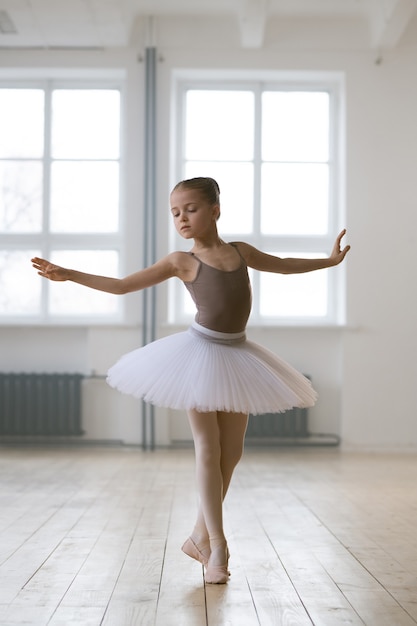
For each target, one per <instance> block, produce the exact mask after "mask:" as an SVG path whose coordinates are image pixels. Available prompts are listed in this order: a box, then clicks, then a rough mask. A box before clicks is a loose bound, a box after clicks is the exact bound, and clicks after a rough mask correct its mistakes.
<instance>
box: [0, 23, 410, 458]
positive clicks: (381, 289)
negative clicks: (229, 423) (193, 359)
mask: <svg viewBox="0 0 417 626" xmlns="http://www.w3.org/2000/svg"><path fill="white" fill-rule="evenodd" d="M356 26H357V25H356V24H354V23H350V22H345V23H344V24H342V23H338V22H326V23H320V22H313V21H305V22H302V23H295V22H294V23H293V22H286V23H284V22H278V21H276V22H272V23H270V24H269V25H268V29H267V33H266V39H265V45H264V47H263V48H262V49H260V50H243V49H242V48H241V47H240V41H239V32H238V29H237V25H236V24H235V23H234V22H233V21H232V20H230V22H228V21H217V20H214V19H210V20H197V19H193V20H184V19H182V20H179V19H171V20H160V21H159V22H158V23H157V29H156V38H157V46H158V51H159V52H160V54H161V56H162V57H163V60H161V61H160V62H159V64H158V103H159V104H158V124H159V131H158V167H159V180H158V193H159V198H158V211H159V212H160V216H159V218H160V220H159V221H160V224H164V223H167V222H165V220H166V219H168V216H167V196H168V192H169V188H170V185H171V182H172V181H171V179H170V172H171V169H170V161H169V139H170V130H171V128H170V98H171V73H172V70H174V69H177V68H214V69H215V68H222V69H224V68H230V69H233V68H240V69H247V68H252V69H283V70H292V69H294V70H328V71H341V72H344V73H345V76H346V116H347V119H346V121H347V126H346V129H347V133H346V155H347V161H346V183H347V184H346V226H347V227H348V232H349V242H350V243H351V244H352V251H351V253H350V255H349V258H348V260H347V264H346V268H345V271H346V279H347V320H348V324H347V328H345V329H335V328H332V329H320V330H315V329H308V328H303V329H294V328H293V329H266V328H262V329H256V328H250V330H249V336H250V337H251V338H253V339H255V340H257V341H260V342H261V343H264V344H266V345H268V347H271V348H272V349H274V350H276V351H277V353H279V354H280V355H282V356H283V357H284V358H285V359H287V360H289V361H290V362H291V363H293V364H294V365H295V366H296V367H297V368H299V369H300V370H302V371H304V372H307V373H309V374H311V376H312V378H313V380H314V384H315V387H316V388H317V390H318V392H319V395H320V399H319V402H318V403H317V406H316V407H314V409H313V410H312V412H311V430H313V431H315V432H330V433H334V432H336V433H340V434H341V436H342V440H343V445H344V446H345V447H346V448H363V449H369V448H370V449H384V448H392V447H395V448H399V449H404V450H407V449H412V448H416V447H417V420H416V419H415V418H416V402H415V391H414V389H415V386H416V382H415V381H416V380H417V365H416V358H415V355H416V347H417V345H416V344H417V339H416V332H415V326H416V319H417V295H416V276H415V274H416V269H415V268H416V264H415V260H414V250H415V245H416V230H417V211H416V196H417V182H416V181H417V176H416V174H417V124H416V111H417V80H416V78H417V77H416V74H417V50H416V46H413V45H411V44H408V45H407V43H404V44H403V45H402V46H399V47H398V48H397V49H396V50H395V51H389V52H387V53H385V54H384V55H383V60H382V63H381V64H376V63H375V58H376V54H375V53H374V52H372V51H370V50H369V49H368V47H367V33H366V32H362V31H361V30H359V31H358V29H357V28H356ZM354 27H355V28H354ZM142 30H143V29H142ZM137 32H141V29H140V28H139V29H138V31H137ZM405 42H407V37H406V38H405ZM140 52H143V41H142V40H141V36H140V35H139V40H138V41H137V42H134V43H133V44H132V47H131V49H129V50H124V51H115V52H106V53H90V54H88V53H61V54H59V53H56V52H55V53H54V54H53V56H51V55H50V54H48V53H47V52H43V53H41V52H39V53H34V52H31V53H30V55H29V54H26V53H13V52H2V56H1V57H0V67H1V66H3V67H13V66H15V67H18V66H20V67H25V66H37V65H39V66H51V65H63V66H75V67H76V66H82V67H85V66H99V67H106V66H113V67H124V68H126V69H127V72H128V74H127V76H128V89H127V96H128V97H127V120H128V137H127V157H128V158H127V161H126V163H127V183H128V186H127V192H128V193H127V205H128V211H129V214H128V222H127V224H126V238H127V239H126V241H127V249H128V250H129V251H130V252H129V255H128V267H127V271H132V270H133V269H136V268H137V267H140V263H141V257H140V249H139V245H140V232H139V230H140V215H141V209H142V193H141V176H142V173H143V164H142V152H141V150H142V142H143V128H142V120H143V108H142V92H141V89H142V87H143V67H142V65H143V64H141V63H140V62H138V61H137V54H138V53H140ZM158 245H159V255H162V254H164V253H165V252H166V250H167V246H168V231H167V228H161V229H160V237H159V240H158ZM332 271H339V268H337V269H335V270H332ZM34 279H35V280H36V277H34ZM63 288H65V286H63ZM158 294H159V302H160V310H159V321H160V327H159V333H160V334H161V335H164V334H167V333H168V332H170V329H169V328H167V327H166V324H165V303H166V287H164V286H161V287H159V288H158ZM129 306H130V309H131V311H132V324H131V325H130V326H129V327H126V328H98V329H97V328H58V329H57V328H27V329H20V328H7V329H0V345H1V351H0V370H3V371H4V370H8V369H10V370H12V369H13V370H29V369H30V370H37V371H42V370H47V371H53V370H60V371H71V370H77V371H82V372H85V373H89V372H91V371H95V372H96V373H98V374H104V373H105V371H106V369H107V368H108V367H109V365H111V363H112V362H113V361H114V360H115V359H116V358H117V357H118V356H119V355H120V354H121V353H123V352H124V351H126V350H129V349H131V348H134V347H136V346H137V345H138V344H139V343H140V328H139V326H138V325H137V324H136V323H134V320H135V319H137V321H138V322H139V320H140V296H132V297H131V300H130V301H129ZM136 311H137V315H136V313H135V312H136ZM84 403H85V416H84V423H85V428H86V431H87V432H86V437H87V438H91V439H100V438H107V439H117V440H123V441H126V442H140V438H141V432H140V431H141V428H140V419H139V416H140V405H139V403H137V402H136V401H134V400H132V399H130V398H126V397H124V396H121V395H119V394H117V393H116V392H114V391H113V390H110V389H106V387H105V383H104V382H103V381H100V380H98V381H97V380H95V381H89V382H88V383H87V388H86V392H85V394H84ZM170 419H171V420H172V419H173V420H177V419H180V414H178V413H176V412H169V411H160V410H158V411H157V434H158V440H159V442H160V443H167V442H168V441H169V439H170V428H169V421H170ZM181 419H183V418H181Z"/></svg>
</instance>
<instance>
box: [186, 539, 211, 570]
mask: <svg viewBox="0 0 417 626" xmlns="http://www.w3.org/2000/svg"><path fill="white" fill-rule="evenodd" d="M201 547H202V549H203V550H204V548H209V547H210V544H209V543H207V544H204V545H203V546H201ZM181 550H182V551H183V552H184V554H186V555H187V556H190V557H191V558H192V559H195V560H196V561H198V562H199V563H202V564H203V565H204V566H205V567H207V564H208V560H209V557H207V556H205V555H204V554H203V553H202V551H201V550H200V549H199V548H198V546H197V544H195V543H194V541H193V540H192V539H191V537H188V539H187V541H186V542H185V543H184V545H183V546H182V548H181Z"/></svg>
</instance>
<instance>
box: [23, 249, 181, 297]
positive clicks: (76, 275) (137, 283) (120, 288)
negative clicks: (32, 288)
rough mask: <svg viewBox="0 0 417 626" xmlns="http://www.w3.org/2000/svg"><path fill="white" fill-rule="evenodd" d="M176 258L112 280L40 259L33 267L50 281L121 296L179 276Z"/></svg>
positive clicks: (36, 258) (35, 260)
mask: <svg viewBox="0 0 417 626" xmlns="http://www.w3.org/2000/svg"><path fill="white" fill-rule="evenodd" d="M176 258H177V253H173V254H170V255H168V256H166V257H165V258H163V259H161V260H160V261H158V262H157V263H155V264H154V265H151V266H150V267H148V268H146V269H144V270H140V271H139V272H135V273H134V274H130V275H129V276H126V277H125V278H110V277H107V276H98V275H96V274H86V273H84V272H78V271H77V270H72V269H68V268H66V267H61V266H59V265H55V264H54V263H51V262H50V261H47V260H46V259H40V258H39V257H35V258H33V259H32V265H33V267H34V268H35V270H37V271H38V274H39V276H43V277H44V278H48V279H49V280H56V281H65V280H69V281H72V282H74V283H78V284H79V285H84V286H85V287H90V288H91V289H97V290H99V291H106V292H107V293H114V294H118V295H120V294H125V293H130V292H131V291H139V290H140V289H145V288H146V287H152V285H157V284H158V283H161V282H162V281H164V280H167V279H168V278H171V277H172V276H177V275H179V270H178V266H177V263H176Z"/></svg>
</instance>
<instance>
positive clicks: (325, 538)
mask: <svg viewBox="0 0 417 626" xmlns="http://www.w3.org/2000/svg"><path fill="white" fill-rule="evenodd" d="M0 482H1V490H0V624H1V626H11V625H14V624H31V625H46V624H51V625H54V626H57V625H61V626H71V625H74V626H75V625H77V626H84V625H91V626H96V625H99V624H104V625H106V626H127V625H143V626H155V625H157V626H204V625H210V626H215V625H216V626H220V625H222V626H226V625H227V626H258V625H262V626H266V625H268V626H269V625H271V626H278V625H281V624H283V625H291V626H304V625H306V626H308V625H311V624H314V625H316V626H322V625H326V626H338V625H339V624H341V625H342V624H343V625H345V624H355V625H357V624H367V625H369V626H385V625H386V626H409V625H412V624H417V456H414V455H402V456H400V455H397V456H396V455H365V454H357V455H355V454H349V453H341V452H340V451H338V450H337V449H323V448H322V449H320V448H316V449H308V448H303V449H298V450H297V449H296V450H294V449H293V450H291V449H286V448H277V449H274V450H272V449H264V450H254V449H248V450H247V451H246V454H245V458H244V460H243V461H242V463H241V465H240V466H239V468H238V470H237V473H236V475H235V479H234V483H233V485H232V487H231V490H230V493H229V495H228V498H227V502H226V505H225V525H226V530H227V534H228V539H229V548H230V553H231V560H230V569H231V573H232V576H231V579H230V582H229V584H228V585H221V586H215V585H208V586H206V587H205V586H204V579H203V573H202V568H201V566H200V565H199V564H198V563H196V562H195V561H192V560H191V559H189V558H188V557H186V556H185V555H184V554H183V553H182V552H181V550H180V546H181V545H182V542H183V541H184V540H185V538H186V537H187V536H188V534H189V531H190V530H191V527H192V524H193V521H194V515H195V512H196V495H195V480H194V458H193V452H192V450H169V451H167V450H160V451H156V452H154V453H151V452H142V451H141V450H139V449H133V448H131V449H128V448H85V447H79V448H75V447H74V448H61V449H52V448H42V449H41V448H29V447H27V448H20V449H18V448H5V447H3V448H0Z"/></svg>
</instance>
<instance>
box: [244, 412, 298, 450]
mask: <svg viewBox="0 0 417 626" xmlns="http://www.w3.org/2000/svg"><path fill="white" fill-rule="evenodd" d="M307 418H308V410H307V409H291V410H289V411H285V412H284V413H264V414H261V415H250V416H249V422H248V429H247V431H246V439H247V440H248V442H249V443H251V442H253V443H256V442H261V441H265V442H268V441H269V442H271V443H273V441H274V440H277V439H284V440H285V439H288V440H294V439H304V438H307V437H309V434H310V433H309V431H308V426H307Z"/></svg>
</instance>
